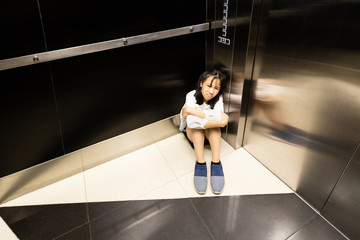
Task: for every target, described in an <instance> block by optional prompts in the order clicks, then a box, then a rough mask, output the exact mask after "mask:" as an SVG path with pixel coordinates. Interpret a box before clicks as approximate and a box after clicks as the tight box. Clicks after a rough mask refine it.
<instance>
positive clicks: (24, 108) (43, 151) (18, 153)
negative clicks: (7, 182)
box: [0, 64, 64, 177]
mask: <svg viewBox="0 0 360 240" xmlns="http://www.w3.org/2000/svg"><path fill="white" fill-rule="evenodd" d="M0 79H1V81H0V89H1V95H0V108H1V112H2V114H1V118H0V132H1V138H0V159H1V167H0V177H3V176H6V175H8V174H11V173H14V172H16V171H20V170H22V169H25V168H28V167H31V166H33V165H36V164H39V163H42V162H44V161H47V160H49V159H52V158H54V157H58V156H60V155H62V154H64V153H63V150H62V145H61V139H60V131H59V125H58V119H57V115H56V107H55V100H54V95H53V91H52V85H51V79H50V75H49V70H48V66H47V64H45V65H35V66H29V67H23V68H18V69H11V70H6V71H1V72H0Z"/></svg>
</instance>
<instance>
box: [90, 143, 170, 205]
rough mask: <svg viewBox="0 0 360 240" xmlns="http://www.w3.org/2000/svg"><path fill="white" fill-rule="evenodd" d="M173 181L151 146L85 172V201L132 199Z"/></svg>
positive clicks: (162, 158)
mask: <svg viewBox="0 0 360 240" xmlns="http://www.w3.org/2000/svg"><path fill="white" fill-rule="evenodd" d="M175 179H176V176H175V175H174V174H173V172H172V171H171V169H170V167H169V166H168V164H167V162H166V161H165V159H164V157H163V155H162V154H161V152H160V151H159V149H158V148H157V147H156V146H155V144H152V145H150V146H147V147H144V148H142V149H140V150H137V151H135V152H132V153H129V154H127V155H124V156H122V157H120V158H117V159H115V160H112V161H109V162H107V163H104V164H102V165H99V166H97V167H96V168H93V169H89V170H87V171H85V183H86V193H87V200H88V201H89V202H98V201H121V200H133V199H135V198H137V197H139V196H141V195H144V194H146V193H148V192H150V191H151V190H155V189H157V188H159V187H160V186H162V185H164V184H166V183H168V182H171V181H173V180H175Z"/></svg>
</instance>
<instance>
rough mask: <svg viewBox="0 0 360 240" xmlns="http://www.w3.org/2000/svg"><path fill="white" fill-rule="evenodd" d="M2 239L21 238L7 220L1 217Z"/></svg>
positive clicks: (14, 239) (12, 239)
mask: <svg viewBox="0 0 360 240" xmlns="http://www.w3.org/2000/svg"><path fill="white" fill-rule="evenodd" d="M0 239H4V240H5V239H6V240H19V238H17V237H16V235H15V234H14V232H13V231H12V230H11V229H10V228H9V226H8V225H7V224H6V223H5V221H4V220H3V219H2V218H1V217H0Z"/></svg>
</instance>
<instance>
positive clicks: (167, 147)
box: [156, 133, 234, 177]
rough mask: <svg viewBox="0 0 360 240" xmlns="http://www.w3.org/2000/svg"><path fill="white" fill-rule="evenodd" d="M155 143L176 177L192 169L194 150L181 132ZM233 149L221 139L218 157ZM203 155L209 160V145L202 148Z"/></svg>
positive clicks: (194, 157)
mask: <svg viewBox="0 0 360 240" xmlns="http://www.w3.org/2000/svg"><path fill="white" fill-rule="evenodd" d="M156 144H157V146H158V147H159V149H160V151H161V152H162V153H163V155H164V157H165V159H166V160H167V162H168V163H169V165H170V167H171V169H172V170H173V172H174V173H175V175H176V176H177V177H181V176H183V175H185V174H187V173H189V172H191V171H193V170H194V164H195V161H196V156H195V152H194V149H193V148H192V147H191V146H190V144H189V142H188V140H187V139H186V137H185V136H184V134H183V133H179V134H177V135H175V136H173V137H170V138H167V139H165V140H163V141H159V142H157V143H156ZM233 151H234V149H233V148H232V147H231V146H230V145H229V144H228V143H227V142H225V141H224V140H223V139H221V150H220V158H222V157H223V156H226V155H227V154H229V153H231V152H233ZM204 157H205V160H206V161H207V162H210V161H211V150H210V147H209V146H206V147H205V149H204Z"/></svg>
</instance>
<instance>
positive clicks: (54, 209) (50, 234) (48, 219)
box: [0, 203, 88, 240]
mask: <svg viewBox="0 0 360 240" xmlns="http://www.w3.org/2000/svg"><path fill="white" fill-rule="evenodd" d="M0 216H1V217H2V218H3V219H4V221H5V222H6V223H7V224H8V225H9V227H10V228H11V229H12V231H13V232H14V233H15V235H16V236H17V237H18V238H20V239H21V240H32V239H34V240H43V239H44V240H48V239H53V238H56V237H58V236H61V235H63V234H64V233H67V232H69V231H71V230H73V229H75V228H77V227H79V226H81V225H83V224H84V223H86V222H87V221H88V220H87V212H86V204H85V203H83V204H57V205H41V206H23V207H3V208H0Z"/></svg>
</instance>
